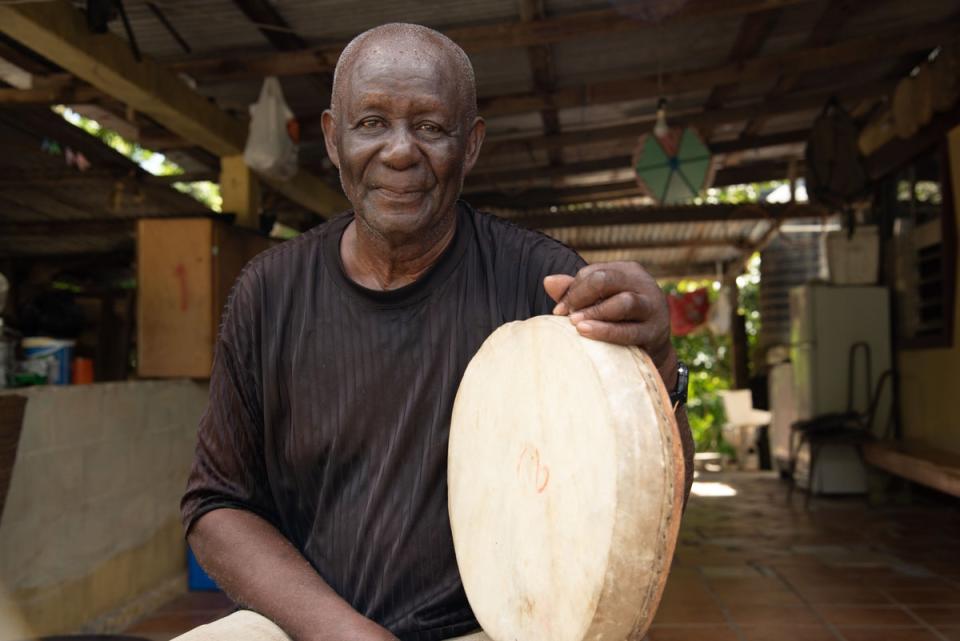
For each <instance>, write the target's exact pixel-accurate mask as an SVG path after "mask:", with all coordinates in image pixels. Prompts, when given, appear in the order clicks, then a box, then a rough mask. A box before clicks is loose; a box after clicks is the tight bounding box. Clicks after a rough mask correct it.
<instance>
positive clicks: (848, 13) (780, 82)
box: [742, 0, 915, 136]
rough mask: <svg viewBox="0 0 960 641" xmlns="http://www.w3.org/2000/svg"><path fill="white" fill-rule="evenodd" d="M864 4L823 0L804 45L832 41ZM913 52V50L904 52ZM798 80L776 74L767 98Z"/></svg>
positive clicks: (754, 123)
mask: <svg viewBox="0 0 960 641" xmlns="http://www.w3.org/2000/svg"><path fill="white" fill-rule="evenodd" d="M864 5H865V0H825V1H824V2H823V9H822V10H821V12H820V15H819V17H818V18H817V21H816V23H815V24H814V26H813V29H811V30H810V35H809V36H807V39H806V41H805V42H804V46H807V47H822V46H826V45H829V44H831V43H833V42H834V41H835V40H836V37H837V34H839V33H840V31H841V30H842V29H843V27H844V25H846V24H847V22H848V21H849V20H850V18H851V17H853V16H854V15H855V14H856V13H857V11H858V10H859V9H861V8H863V6H864ZM906 53H915V52H909V51H908V52H906ZM799 82H800V74H798V73H793V72H791V73H784V74H780V75H778V76H777V81H776V84H775V85H774V87H773V89H771V90H770V91H769V93H767V96H766V99H767V100H776V99H777V98H779V97H781V96H783V95H784V94H787V93H789V92H790V91H792V90H793V89H794V88H795V87H796V86H797V84H798V83H799ZM767 118H768V116H766V115H760V116H757V117H756V118H753V119H752V120H750V121H749V122H748V123H747V124H746V126H744V128H743V133H742V135H744V136H751V135H753V134H755V133H756V132H758V131H759V130H760V129H761V128H762V127H763V124H764V123H765V122H766V121H767Z"/></svg>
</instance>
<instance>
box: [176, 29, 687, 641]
mask: <svg viewBox="0 0 960 641" xmlns="http://www.w3.org/2000/svg"><path fill="white" fill-rule="evenodd" d="M323 131H324V136H325V140H326V145H327V150H328V152H329V155H330V158H331V159H332V160H333V162H334V164H335V165H336V166H337V167H338V169H339V171H340V180H341V183H342V185H343V190H344V192H345V193H346V195H347V197H348V198H349V200H350V202H351V204H352V205H353V209H352V210H351V211H349V212H346V213H344V214H342V215H341V216H338V217H337V218H334V219H332V220H330V221H329V222H327V223H324V224H323V225H320V226H318V227H316V228H314V229H312V230H310V231H308V232H306V233H304V234H303V235H301V236H300V237H298V238H296V239H294V240H291V241H288V242H286V243H284V244H283V245H280V246H278V247H276V248H274V249H271V250H269V251H267V252H265V253H263V254H261V255H260V256H258V257H257V258H255V259H254V260H253V261H252V262H251V263H250V264H249V265H248V266H247V267H246V268H245V269H244V271H243V273H242V274H241V275H240V278H239V279H238V282H237V284H236V286H235V288H234V291H233V294H232V295H231V299H230V302H229V305H228V308H227V311H226V313H225V315H224V320H223V324H222V327H221V330H220V336H219V339H218V346H217V350H216V357H215V362H214V367H213V373H212V375H211V380H210V401H209V405H208V408H207V411H206V412H205V414H204V416H203V419H202V421H201V424H200V429H199V442H198V446H197V451H196V459H195V462H194V466H193V471H192V473H191V476H190V480H189V483H188V487H187V492H186V494H185V495H184V498H183V503H182V512H183V519H184V524H185V527H186V531H187V536H188V540H189V543H190V545H191V546H192V548H193V550H194V551H195V553H196V554H197V557H198V558H199V560H200V562H201V563H202V565H203V566H204V567H205V568H206V569H207V571H208V572H209V573H210V574H211V575H212V576H213V578H214V579H215V580H216V581H217V582H218V583H219V584H220V586H221V587H222V588H223V589H224V590H225V591H226V592H227V594H229V595H230V596H231V597H232V598H233V599H234V600H235V601H236V602H237V603H238V604H240V605H241V606H242V607H243V608H245V609H244V610H242V611H240V612H238V613H236V614H233V615H231V616H229V617H227V618H225V619H222V620H220V621H218V622H215V623H213V624H210V625H207V626H202V627H201V628H198V629H196V630H194V631H193V632H190V633H188V634H187V635H185V636H184V637H181V638H182V639H189V640H190V641H201V640H215V641H220V640H223V641H227V640H229V641H237V640H240V641H245V640H248V639H249V640H251V641H259V640H270V639H276V640H278V641H286V640H287V639H290V638H292V639H295V640H296V641H312V640H320V639H323V640H328V641H339V640H350V641H373V640H377V641H383V640H395V639H402V640H403V641H441V640H444V639H451V638H455V637H459V636H462V635H466V634H471V633H474V632H476V631H477V630H478V628H479V626H478V624H477V621H476V619H475V618H474V616H473V613H472V612H471V610H470V606H469V603H467V599H466V596H465V594H464V591H463V586H462V584H461V581H460V576H459V573H458V571H457V565H456V559H455V556H454V550H453V542H452V538H451V534H450V524H449V522H448V517H447V494H446V450H447V435H448V431H449V424H450V415H451V411H452V406H453V400H454V396H455V394H456V391H457V386H458V384H459V382H460V378H461V376H462V374H463V371H464V369H465V368H466V366H467V363H468V362H469V361H470V358H471V357H472V356H473V355H474V354H475V353H476V351H477V349H479V347H480V345H481V343H483V341H484V340H485V339H486V338H487V337H488V336H489V335H490V334H491V333H492V332H493V331H494V330H495V329H496V328H497V327H499V326H500V325H502V324H503V323H505V322H509V321H513V320H522V319H525V318H530V317H532V316H536V315H539V314H549V313H554V314H560V315H568V316H569V317H570V321H571V322H572V323H574V324H575V326H576V327H577V329H578V331H580V333H581V334H583V335H585V336H588V337H590V338H594V339H598V340H605V341H610V342H616V343H621V344H634V345H640V346H641V347H643V348H644V349H646V350H647V351H648V353H650V355H651V357H652V358H653V359H654V361H655V363H656V364H657V366H658V368H659V370H660V373H661V376H662V377H663V379H664V382H665V384H666V385H667V388H668V389H671V390H672V389H674V388H675V387H676V386H677V380H678V375H677V368H678V364H677V359H676V354H675V353H674V351H673V348H672V347H671V345H670V340H669V319H668V314H667V309H666V304H665V300H664V298H663V295H662V293H661V292H660V290H659V289H658V287H657V285H656V283H655V281H654V280H653V279H652V278H650V276H649V275H648V274H647V273H646V272H645V271H644V270H643V269H642V268H641V267H640V266H639V265H637V264H636V263H607V264H597V265H591V266H589V267H588V266H586V265H585V263H584V262H583V260H582V259H581V258H580V257H579V256H578V255H577V254H576V253H574V252H573V251H571V250H570V249H569V248H567V247H565V246H564V245H562V244H560V243H558V242H556V241H554V240H552V239H550V238H548V237H547V236H544V235H542V234H538V233H534V232H530V231H525V230H522V229H519V228H517V227H515V226H514V225H511V224H509V223H507V222H504V221H502V220H500V219H498V218H496V217H493V216H489V215H486V214H482V213H478V212H476V211H474V210H473V209H472V208H471V207H470V206H469V205H468V204H466V203H464V202H462V201H459V200H458V198H459V195H460V190H461V187H462V184H463V178H464V176H465V175H466V174H467V172H469V171H470V169H471V168H472V167H473V165H474V163H475V162H476V160H477V156H478V155H479V153H480V147H481V144H482V142H483V137H484V121H483V119H482V118H480V117H479V116H478V115H477V107H476V89H475V83H474V77H473V70H472V67H471V65H470V61H469V59H468V58H467V56H466V54H464V52H463V51H462V50H461V49H460V48H459V47H457V46H456V45H455V44H454V43H453V42H451V41H450V40H449V39H447V38H446V37H444V36H443V35H441V34H439V33H437V32H435V31H432V30H430V29H427V28H424V27H419V26H415V25H399V24H393V25H385V26H382V27H378V28H376V29H373V30H371V31H368V32H365V33H363V34H361V35H360V36H358V37H357V38H356V39H354V40H353V41H352V42H351V43H350V44H349V45H348V46H347V47H346V49H344V51H343V54H342V55H341V57H340V60H339V61H338V63H337V68H336V72H335V75H334V90H333V97H332V104H331V109H330V110H328V111H326V112H325V113H324V114H323ZM679 414H680V415H679V416H678V418H679V419H680V422H681V424H682V425H683V428H682V430H681V435H682V437H684V441H685V443H686V444H687V451H688V453H689V454H690V455H691V456H692V447H690V438H689V430H688V429H687V428H686V422H685V419H684V417H683V413H682V410H681V411H680V412H679Z"/></svg>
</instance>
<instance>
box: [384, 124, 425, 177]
mask: <svg viewBox="0 0 960 641" xmlns="http://www.w3.org/2000/svg"><path fill="white" fill-rule="evenodd" d="M416 142H417V141H416V138H415V137H414V135H413V132H412V131H410V130H409V129H408V128H407V127H405V126H394V127H391V128H390V132H389V135H388V138H387V140H386V144H385V145H384V146H383V149H382V150H381V152H380V157H381V158H382V160H383V162H384V164H385V165H387V166H388V167H390V168H391V169H396V170H403V169H407V168H409V167H411V166H413V165H415V164H417V162H418V161H419V160H420V150H419V148H418V147H417V144H416Z"/></svg>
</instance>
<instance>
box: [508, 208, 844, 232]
mask: <svg viewBox="0 0 960 641" xmlns="http://www.w3.org/2000/svg"><path fill="white" fill-rule="evenodd" d="M827 213H828V212H827V211H826V210H824V209H823V208H822V207H819V206H816V205H810V204H803V203H796V204H783V205H780V204H776V205H775V204H763V205H759V204H744V205H728V204H724V205H677V206H674V207H640V206H637V207H618V208H611V209H593V210H587V211H576V212H556V213H553V212H547V213H536V212H535V213H520V214H513V215H510V216H504V218H507V219H508V220H510V221H512V222H514V223H516V224H518V225H521V226H523V227H527V228H530V229H551V228H559V227H603V226H607V225H652V224H657V225H660V224H668V223H675V224H689V223H710V222H720V223H725V222H735V221H762V220H781V219H782V220H786V219H791V218H818V217H821V216H823V215H825V214H827Z"/></svg>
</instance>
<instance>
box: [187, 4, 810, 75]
mask: <svg viewBox="0 0 960 641" xmlns="http://www.w3.org/2000/svg"><path fill="white" fill-rule="evenodd" d="M809 2H810V0H724V1H723V2H717V1H716V0H694V1H693V2H690V3H689V4H688V5H687V6H686V7H684V8H683V9H682V10H681V11H680V12H678V13H676V14H674V15H673V16H671V17H669V18H667V19H666V20H665V21H664V22H663V23H660V24H661V25H666V24H677V23H682V22H684V21H689V20H693V19H705V18H717V19H720V18H725V17H730V16H739V15H749V14H751V13H755V12H758V11H769V10H770V9H774V8H779V7H788V6H793V5H797V4H807V3H809ZM659 27H660V25H655V24H652V23H650V22H645V21H642V20H632V19H630V18H628V17H626V16H624V14H623V13H621V12H620V11H617V10H615V9H597V10H591V11H577V12H573V13H568V14H565V15H560V16H551V17H547V18H545V19H543V20H533V21H529V22H516V21H511V22H501V23H494V24H486V25H475V26H466V27H457V28H452V29H444V30H443V33H445V34H446V35H447V36H449V37H450V38H451V39H453V41H454V42H456V43H457V44H459V45H460V46H461V47H463V48H464V49H465V50H466V51H467V52H468V53H475V52H480V51H491V50H497V49H505V48H511V47H514V48H526V47H536V46H541V45H550V44H555V43H558V42H563V41H566V40H572V39H577V38H584V37H590V36H595V35H600V34H613V33H633V32H642V31H650V30H653V29H657V28H659ZM345 45H346V43H345V42H341V43H336V44H333V45H325V46H321V47H314V48H311V49H308V50H303V51H290V52H283V53H274V54H270V53H265V52H255V53H249V52H248V53H246V55H230V56H226V57H217V58H207V59H199V60H187V61H183V62H180V63H176V64H173V65H171V67H172V68H173V69H174V70H176V71H182V72H184V73H188V74H191V75H193V76H195V77H197V78H203V77H211V76H213V77H218V78H224V79H236V78H249V77H261V76H264V75H275V76H284V75H304V74H310V73H321V72H330V71H333V68H334V66H335V65H336V63H337V58H338V57H339V55H340V51H341V50H342V49H343V47H344V46H345Z"/></svg>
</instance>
